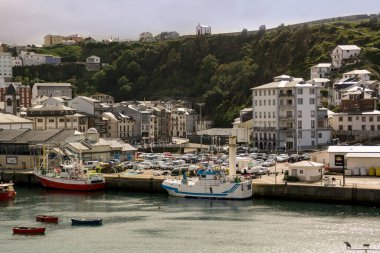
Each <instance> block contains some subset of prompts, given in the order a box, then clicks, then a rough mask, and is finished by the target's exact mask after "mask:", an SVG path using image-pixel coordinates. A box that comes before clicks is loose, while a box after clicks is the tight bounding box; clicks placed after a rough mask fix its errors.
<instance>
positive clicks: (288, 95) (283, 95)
mask: <svg viewBox="0 0 380 253" xmlns="http://www.w3.org/2000/svg"><path fill="white" fill-rule="evenodd" d="M278 96H279V97H294V93H293V92H286V93H280V94H278Z"/></svg>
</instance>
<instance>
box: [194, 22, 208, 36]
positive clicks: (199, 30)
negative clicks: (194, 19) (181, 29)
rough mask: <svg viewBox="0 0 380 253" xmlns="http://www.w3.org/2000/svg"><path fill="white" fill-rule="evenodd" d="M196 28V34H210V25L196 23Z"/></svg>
mask: <svg viewBox="0 0 380 253" xmlns="http://www.w3.org/2000/svg"><path fill="white" fill-rule="evenodd" d="M195 29H196V35H205V34H211V26H208V25H200V24H198V25H197V27H196V28H195Z"/></svg>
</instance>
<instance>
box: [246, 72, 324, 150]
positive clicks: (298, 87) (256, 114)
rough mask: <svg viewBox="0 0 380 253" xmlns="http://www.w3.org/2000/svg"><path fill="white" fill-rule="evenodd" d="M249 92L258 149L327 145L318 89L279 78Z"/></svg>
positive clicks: (296, 148) (295, 79)
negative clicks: (250, 93)
mask: <svg viewBox="0 0 380 253" xmlns="http://www.w3.org/2000/svg"><path fill="white" fill-rule="evenodd" d="M251 90H252V108H253V141H254V145H255V146H256V147H258V148H259V149H262V150H285V149H286V150H301V149H310V148H316V147H318V146H319V145H324V144H327V143H328V142H329V141H330V129H329V128H328V121H327V120H328V119H327V112H326V111H324V110H319V108H320V94H319V92H320V91H319V87H317V86H314V85H313V84H311V83H305V82H304V81H303V80H302V79H300V78H293V77H290V76H286V75H282V76H278V77H275V78H274V82H272V83H268V84H264V85H261V86H258V87H255V88H252V89H251Z"/></svg>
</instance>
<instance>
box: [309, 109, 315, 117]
mask: <svg viewBox="0 0 380 253" xmlns="http://www.w3.org/2000/svg"><path fill="white" fill-rule="evenodd" d="M310 114H311V117H312V118H314V117H315V111H314V110H311V112H310Z"/></svg>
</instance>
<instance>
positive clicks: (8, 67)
mask: <svg viewBox="0 0 380 253" xmlns="http://www.w3.org/2000/svg"><path fill="white" fill-rule="evenodd" d="M12 76H13V74H12V55H11V53H0V77H3V78H11V77H12Z"/></svg>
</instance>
